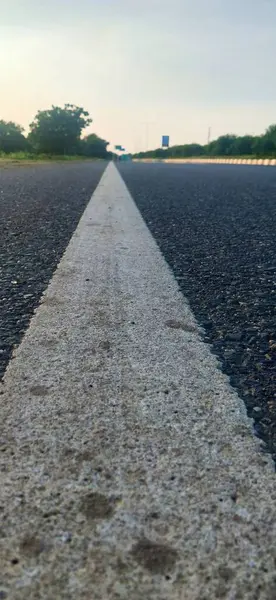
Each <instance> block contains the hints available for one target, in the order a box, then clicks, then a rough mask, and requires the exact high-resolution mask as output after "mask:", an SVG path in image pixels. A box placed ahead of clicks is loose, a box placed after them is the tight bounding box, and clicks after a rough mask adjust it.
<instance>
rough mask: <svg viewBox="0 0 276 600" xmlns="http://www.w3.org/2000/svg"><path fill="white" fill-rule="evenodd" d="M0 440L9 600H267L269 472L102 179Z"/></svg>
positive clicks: (270, 581) (36, 321)
mask: <svg viewBox="0 0 276 600" xmlns="http://www.w3.org/2000/svg"><path fill="white" fill-rule="evenodd" d="M1 430H2V431H1V437H2V441H3V444H4V445H5V448H6V450H5V452H2V453H1V457H2V467H3V470H2V476H1V477H2V478H1V490H0V496H1V502H0V504H1V506H2V507H3V509H4V513H5V518H4V520H3V527H2V534H3V535H2V538H1V558H0V560H1V569H0V571H1V585H2V587H1V585H0V590H1V591H2V592H3V594H4V593H6V594H7V596H6V597H7V598H12V599H13V600H14V599H15V600H17V599H18V600H19V599H20V600H25V599H28V600H32V599H36V600H37V599H39V598H45V599H46V598H47V599H63V598H64V599H65V598H66V599H71V598H72V599H73V598H74V600H76V599H87V600H92V599H93V600H97V599H104V600H109V599H111V600H113V599H114V600H115V598H116V599H118V598H123V599H129V600H130V599H131V600H140V599H147V600H153V599H156V600H157V599H158V600H167V599H172V600H174V599H179V600H204V599H206V600H207V599H208V600H209V599H214V598H218V599H222V598H228V599H229V600H230V599H231V600H235V599H237V600H238V599H243V600H246V599H248V600H249V599H250V600H253V599H254V598H256V599H258V600H262V599H263V600H268V598H269V599H272V598H274V597H275V596H276V581H275V577H276V570H275V559H276V551H275V524H276V489H275V479H274V469H273V464H272V461H271V459H270V458H267V457H265V456H263V455H262V454H261V452H260V449H259V442H258V441H257V440H256V439H255V438H254V437H253V435H252V428H251V423H250V422H249V420H248V419H247V417H246V414H245V409H244V407H243V403H242V402H241V400H240V399H239V398H238V396H237V395H236V393H235V392H234V391H233V390H232V389H231V388H230V387H229V385H228V382H227V379H226V378H225V377H224V376H223V374H222V373H221V372H220V371H219V369H218V368H217V363H216V359H215V357H214V356H213V355H212V354H211V353H210V350H209V347H208V346H207V345H206V344H204V343H203V342H202V340H201V338H200V333H199V331H198V328H197V326H196V323H195V320H194V318H193V315H192V314H191V312H190V309H189V307H188V305H187V303H186V302H185V300H184V299H183V296H182V294H181V293H180V291H179V289H178V286H177V283H176V281H175V279H174V277H173V275H172V273H171V271H170V270H169V268H168V266H167V265H166V263H165V261H164V259H163V257H162V255H161V254H160V252H159V250H158V248H157V246H156V244H155V241H154V240H153V238H152V236H151V234H150V233H149V231H148V229H147V227H146V225H145V223H144V222H143V220H142V218H141V216H140V214H139V212H138V210H137V208H136V206H135V204H134V202H133V200H132V198H131V196H130V194H129V192H128V191H127V189H126V186H125V184H124V183H123V181H122V179H121V177H120V175H119V174H118V172H117V170H116V168H115V167H114V165H113V164H110V165H109V166H108V168H107V170H106V172H105V174H104V176H103V178H102V180H101V182H100V184H99V186H98V188H97V190H96V192H95V193H94V195H93V197H92V199H91V202H90V203H89V205H88V207H87V209H86V211H85V213H84V215H83V217H82V219H81V221H80V223H79V226H78V228H77V230H76V232H75V234H74V236H73V238H72V240H71V242H70V244H69V246H68V248H67V250H66V252H65V254H64V256H63V259H62V261H61V263H60V265H59V267H58V269H57V271H56V273H55V275H54V277H53V279H52V281H51V283H50V285H49V287H48V290H47V291H46V293H45V295H44V298H43V302H42V304H41V306H40V307H39V309H38V310H37V312H36V314H35V316H34V318H33V319H32V322H31V325H30V327H29V330H28V332H27V334H26V335H25V337H24V340H23V342H22V344H21V345H20V347H19V348H18V349H17V351H16V353H15V358H14V359H13V360H12V361H11V363H10V365H9V368H8V371H7V374H6V377H5V383H4V386H3V395H2V396H1ZM2 597H5V596H4V595H2Z"/></svg>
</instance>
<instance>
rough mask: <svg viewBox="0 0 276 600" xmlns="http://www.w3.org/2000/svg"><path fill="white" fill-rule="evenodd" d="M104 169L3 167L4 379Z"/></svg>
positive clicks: (0, 354)
mask: <svg viewBox="0 0 276 600" xmlns="http://www.w3.org/2000/svg"><path fill="white" fill-rule="evenodd" d="M105 167H106V163H105V162H100V161H99V162H95V163H91V162H85V163H68V164H67V163H66V164H59V165H58V164H56V165H41V166H34V167H18V168H8V169H4V168H0V378H1V376H3V374H4V371H5V368H6V366H7V364H8V361H9V359H10V357H11V354H12V350H13V348H14V346H15V345H18V344H19V342H20V340H21V338H22V336H23V333H24V331H25V330H26V328H27V326H28V324H29V321H30V318H31V316H32V314H33V312H34V310H35V308H36V307H37V305H38V303H39V299H40V297H41V294H42V292H43V291H44V290H45V288H46V287H47V285H48V282H49V280H50V278H51V276H52V274H53V271H54V270H55V268H56V266H57V264H58V262H59V260H60V258H61V256H62V254H63V252H64V250H65V248H66V246H67V244H68V242H69V240H70V238H71V235H72V234H73V232H74V231H75V228H76V226H77V224H78V221H79V219H80V217H81V215H82V213H83V211H84V209H85V207H86V205H87V203H88V201H89V200H90V198H91V195H92V193H93V191H94V190H95V188H96V186H97V184H98V182H99V180H100V177H101V175H102V173H103V171H104V169H105Z"/></svg>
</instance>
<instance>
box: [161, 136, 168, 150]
mask: <svg viewBox="0 0 276 600" xmlns="http://www.w3.org/2000/svg"><path fill="white" fill-rule="evenodd" d="M169 145H170V136H169V135H162V148H168V147H169Z"/></svg>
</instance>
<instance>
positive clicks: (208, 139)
mask: <svg viewBox="0 0 276 600" xmlns="http://www.w3.org/2000/svg"><path fill="white" fill-rule="evenodd" d="M210 140H211V127H208V137H207V144H208V145H209V144H210Z"/></svg>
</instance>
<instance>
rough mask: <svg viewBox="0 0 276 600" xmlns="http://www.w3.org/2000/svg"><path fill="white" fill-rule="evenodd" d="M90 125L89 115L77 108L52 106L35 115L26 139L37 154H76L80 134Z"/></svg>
mask: <svg viewBox="0 0 276 600" xmlns="http://www.w3.org/2000/svg"><path fill="white" fill-rule="evenodd" d="M90 123H92V119H90V117H89V113H88V112H87V111H85V110H84V109H83V108H80V107H79V106H75V105H73V104H65V106H64V108H61V107H59V106H52V108H51V109H49V110H42V111H41V110H40V111H39V112H38V113H37V115H36V116H35V118H34V121H33V122H32V123H31V124H30V134H29V138H28V139H29V141H30V143H31V144H32V146H33V148H34V149H35V150H36V151H37V152H42V153H46V154H78V152H79V151H80V145H81V142H80V138H81V133H82V131H83V129H85V127H87V126H88V125H90Z"/></svg>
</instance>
